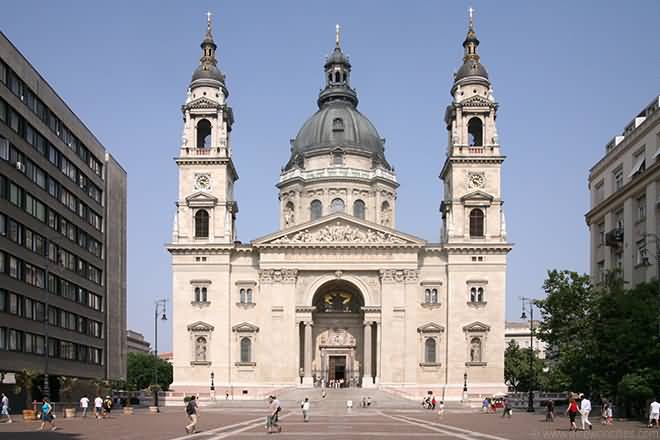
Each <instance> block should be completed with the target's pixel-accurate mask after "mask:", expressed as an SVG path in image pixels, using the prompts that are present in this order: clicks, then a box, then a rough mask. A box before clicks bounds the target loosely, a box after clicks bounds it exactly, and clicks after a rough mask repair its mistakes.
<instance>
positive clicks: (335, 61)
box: [318, 24, 358, 107]
mask: <svg viewBox="0 0 660 440" xmlns="http://www.w3.org/2000/svg"><path fill="white" fill-rule="evenodd" d="M340 43H341V26H339V24H337V25H335V48H334V49H333V50H332V52H331V53H330V55H328V58H326V60H325V65H324V66H323V67H324V70H325V78H326V80H325V88H324V89H323V90H321V93H320V95H319V99H318V105H319V107H321V106H323V105H324V104H325V103H328V102H331V101H335V100H342V101H346V102H349V103H351V104H352V105H353V106H357V103H358V100H357V94H356V93H355V90H353V89H352V88H351V85H350V75H351V63H350V62H349V61H348V57H347V56H346V55H344V53H343V52H342V50H341V46H340Z"/></svg>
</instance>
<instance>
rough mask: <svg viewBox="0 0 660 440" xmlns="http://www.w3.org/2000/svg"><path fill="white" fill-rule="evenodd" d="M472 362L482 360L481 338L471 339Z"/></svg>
mask: <svg viewBox="0 0 660 440" xmlns="http://www.w3.org/2000/svg"><path fill="white" fill-rule="evenodd" d="M470 362H481V339H480V338H472V340H471V341H470Z"/></svg>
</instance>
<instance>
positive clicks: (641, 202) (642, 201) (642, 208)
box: [637, 195, 646, 221]
mask: <svg viewBox="0 0 660 440" xmlns="http://www.w3.org/2000/svg"><path fill="white" fill-rule="evenodd" d="M642 220H646V195H642V196H640V197H639V198H638V199H637V221H642Z"/></svg>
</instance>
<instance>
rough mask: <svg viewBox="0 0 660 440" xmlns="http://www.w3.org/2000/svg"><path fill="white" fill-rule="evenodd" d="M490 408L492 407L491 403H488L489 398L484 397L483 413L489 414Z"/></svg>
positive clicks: (482, 403)
mask: <svg viewBox="0 0 660 440" xmlns="http://www.w3.org/2000/svg"><path fill="white" fill-rule="evenodd" d="M489 406H490V402H489V401H488V397H484V400H483V401H482V402H481V412H482V413H484V414H488V407H489Z"/></svg>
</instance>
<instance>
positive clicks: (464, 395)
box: [463, 371, 467, 400]
mask: <svg viewBox="0 0 660 440" xmlns="http://www.w3.org/2000/svg"><path fill="white" fill-rule="evenodd" d="M465 399H467V371H466V372H465V373H463V400H465Z"/></svg>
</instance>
